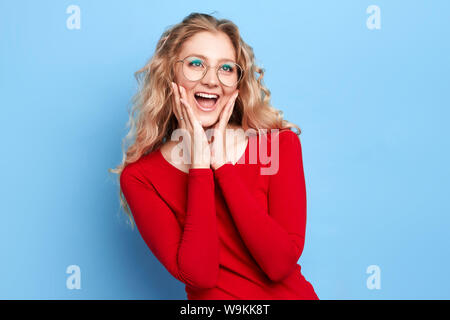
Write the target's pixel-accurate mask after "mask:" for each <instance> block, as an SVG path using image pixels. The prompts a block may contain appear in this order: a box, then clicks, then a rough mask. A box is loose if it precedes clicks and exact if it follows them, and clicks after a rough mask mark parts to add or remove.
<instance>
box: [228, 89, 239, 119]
mask: <svg viewBox="0 0 450 320" xmlns="http://www.w3.org/2000/svg"><path fill="white" fill-rule="evenodd" d="M238 95H239V91H236V92H235V94H234V96H233V98H231V101H230V105H229V106H228V109H227V117H226V123H225V125H226V124H227V123H228V120H230V117H231V114H232V113H233V110H234V106H235V103H236V99H237V97H238Z"/></svg>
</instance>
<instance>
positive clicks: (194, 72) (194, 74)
mask: <svg viewBox="0 0 450 320" xmlns="http://www.w3.org/2000/svg"><path fill="white" fill-rule="evenodd" d="M216 70H217V75H218V77H219V80H220V82H222V83H223V84H224V85H226V86H230V87H231V86H234V85H235V84H236V83H237V82H238V81H239V77H240V75H241V73H242V70H241V68H240V66H239V65H238V64H236V63H234V62H232V61H227V62H224V63H221V64H220V65H219V66H218V67H217V68H216ZM205 71H206V64H205V62H204V61H203V59H202V58H199V57H194V56H192V57H188V58H186V59H185V60H184V62H183V73H184V76H185V77H186V78H187V79H188V80H190V81H198V80H200V79H201V78H203V75H204V74H205Z"/></svg>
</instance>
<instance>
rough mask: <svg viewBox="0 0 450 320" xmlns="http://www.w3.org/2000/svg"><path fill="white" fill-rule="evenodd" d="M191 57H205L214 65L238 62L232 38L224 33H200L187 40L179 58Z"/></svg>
mask: <svg viewBox="0 0 450 320" xmlns="http://www.w3.org/2000/svg"><path fill="white" fill-rule="evenodd" d="M190 55H196V56H198V57H203V58H204V59H206V60H207V61H208V62H211V63H214V62H218V61H223V60H231V61H236V55H235V49H234V46H233V43H232V42H231V40H230V38H229V37H228V36H227V35H226V34H225V33H223V32H218V33H212V32H208V31H203V32H198V33H196V34H195V35H193V36H192V37H191V38H189V39H188V40H186V41H185V42H184V43H183V46H182V47H181V50H180V52H179V54H178V58H180V59H184V58H186V57H188V56H190Z"/></svg>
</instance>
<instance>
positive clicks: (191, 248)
mask: <svg viewBox="0 0 450 320" xmlns="http://www.w3.org/2000/svg"><path fill="white" fill-rule="evenodd" d="M276 137H277V138H275V136H271V134H270V133H269V134H267V135H260V136H258V135H254V136H249V139H248V144H247V148H246V150H245V153H244V154H243V155H242V156H241V158H240V160H239V161H238V162H237V163H236V164H234V165H233V164H232V163H231V162H228V163H226V164H224V165H223V166H221V167H220V168H218V169H217V170H213V169H211V168H194V169H190V170H189V173H186V172H183V171H181V170H180V169H178V168H176V167H174V166H173V165H172V164H170V163H169V162H167V160H165V158H164V157H163V155H162V153H161V151H160V149H157V150H154V151H153V152H150V153H148V154H147V155H144V156H142V157H141V158H140V159H139V160H138V161H136V162H134V163H132V164H129V165H128V166H126V167H125V169H124V170H123V171H122V174H121V176H120V185H121V188H122V192H123V194H124V196H125V198H126V200H127V203H128V205H129V207H130V209H131V212H132V214H133V217H134V220H135V222H136V226H137V228H138V230H139V232H140V234H141V236H142V238H143V239H144V241H145V242H146V244H147V245H148V247H149V248H150V250H151V251H152V253H153V254H154V255H155V256H156V258H157V259H158V260H159V261H160V262H161V263H162V264H163V265H164V267H165V268H166V269H167V270H168V271H169V272H170V274H172V276H174V277H175V278H176V279H178V280H180V281H182V282H183V283H185V284H186V293H187V298H188V299H208V300H224V299H245V300H250V299H252V300H253V299H254V300H275V299H286V300H288V299H318V297H317V295H316V293H315V291H314V289H313V287H312V285H311V284H310V283H309V282H308V281H307V280H306V279H305V278H304V277H303V275H302V274H301V267H300V265H299V264H297V262H298V260H299V258H300V256H301V254H302V251H303V246H304V242H305V228H306V189H305V178H304V173H303V162H302V151H301V144H300V139H299V138H298V136H297V135H296V134H295V133H294V132H293V131H291V130H289V129H286V130H281V131H279V134H278V135H277V136H276ZM271 141H273V142H276V141H278V145H279V148H278V149H275V148H277V146H276V145H275V144H274V145H272V146H271ZM260 148H264V149H262V150H261V152H262V155H266V154H267V155H268V156H269V157H270V156H271V150H278V152H279V155H278V157H276V156H275V155H276V153H274V157H273V159H272V163H268V161H267V159H268V158H267V157H265V158H266V159H265V158H264V157H261V156H260V155H259V153H260V152H259V150H260ZM249 155H250V156H249ZM254 156H256V158H254ZM255 159H256V161H255ZM271 166H272V167H271ZM277 166H278V171H277V172H276V173H275V172H274V171H273V170H272V171H273V172H272V173H271V174H267V172H266V173H262V171H261V169H264V168H265V169H266V170H267V169H268V168H276V167H277Z"/></svg>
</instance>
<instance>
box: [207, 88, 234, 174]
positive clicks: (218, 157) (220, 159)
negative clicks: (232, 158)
mask: <svg viewBox="0 0 450 320" xmlns="http://www.w3.org/2000/svg"><path fill="white" fill-rule="evenodd" d="M238 95H239V90H236V92H235V93H234V94H233V95H232V96H231V98H230V99H229V100H228V102H227V104H226V105H225V107H223V109H222V112H221V113H220V116H219V121H218V122H217V123H216V124H215V125H214V127H213V130H214V133H213V137H214V138H213V141H212V142H211V144H210V146H209V147H210V150H211V167H212V168H213V169H214V170H216V169H218V168H220V167H221V166H222V165H224V164H225V163H226V162H227V153H226V135H225V130H226V128H227V125H228V121H229V120H230V117H231V114H232V113H233V108H234V102H235V101H236V98H237V96H238Z"/></svg>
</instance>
